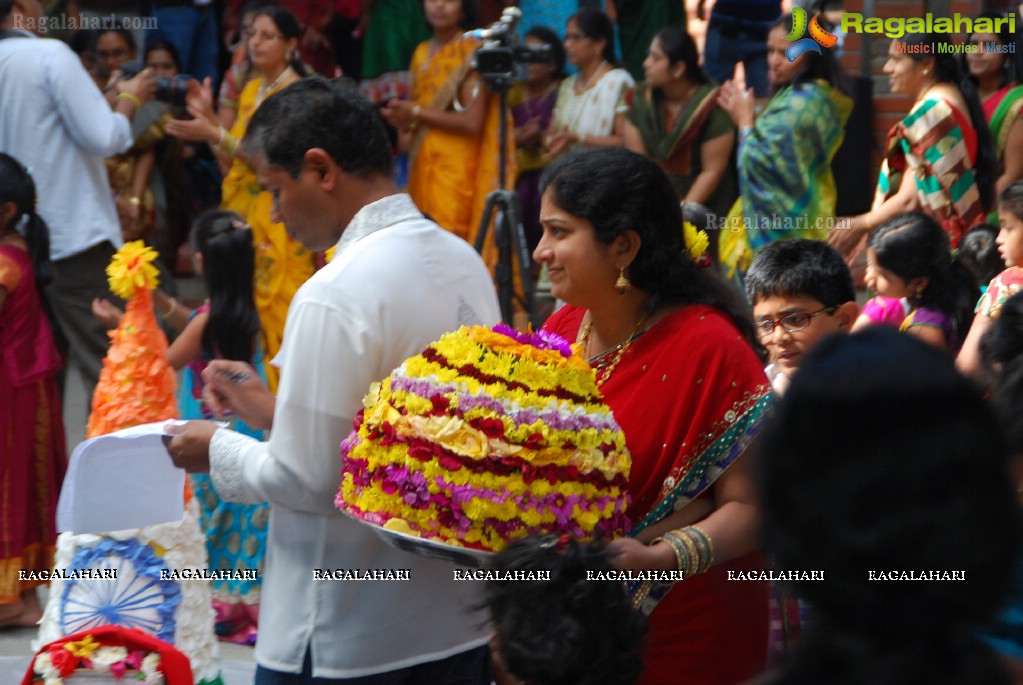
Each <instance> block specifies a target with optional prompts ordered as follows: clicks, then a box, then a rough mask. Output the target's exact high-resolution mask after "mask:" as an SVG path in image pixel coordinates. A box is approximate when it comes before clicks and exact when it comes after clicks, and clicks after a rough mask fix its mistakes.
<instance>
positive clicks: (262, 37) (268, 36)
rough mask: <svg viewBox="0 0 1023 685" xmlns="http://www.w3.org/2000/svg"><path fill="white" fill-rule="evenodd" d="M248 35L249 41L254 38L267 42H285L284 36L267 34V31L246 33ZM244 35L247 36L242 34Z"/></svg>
mask: <svg viewBox="0 0 1023 685" xmlns="http://www.w3.org/2000/svg"><path fill="white" fill-rule="evenodd" d="M246 33H247V34H248V39H249V40H252V39H253V38H259V39H260V40H266V41H271V40H284V36H282V35H281V34H279V33H267V32H266V31H252V32H246ZM242 35H245V34H242Z"/></svg>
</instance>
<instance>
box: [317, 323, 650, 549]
mask: <svg viewBox="0 0 1023 685" xmlns="http://www.w3.org/2000/svg"><path fill="white" fill-rule="evenodd" d="M363 404H364V407H365V408H364V409H363V411H362V412H360V414H359V415H358V417H356V426H355V430H354V431H353V432H352V433H351V434H350V435H349V436H348V438H347V439H346V440H345V441H344V442H343V443H342V445H341V449H342V454H343V456H344V466H343V469H342V483H341V488H340V490H339V492H338V496H337V498H336V500H335V503H336V505H337V506H338V508H340V509H342V510H344V511H346V512H348V513H350V514H352V515H353V516H356V517H358V518H360V519H363V520H365V521H368V522H370V523H373V524H376V525H379V526H383V527H385V528H389V529H392V530H400V531H403V532H411V533H413V534H416V535H420V536H423V537H428V538H434V539H439V540H441V541H443V542H446V543H449V544H452V545H460V546H466V547H473V548H476V549H484V550H490V551H496V550H499V549H501V548H502V547H504V545H505V544H507V542H508V541H510V540H513V539H516V538H519V537H524V536H526V535H529V534H548V533H569V534H571V535H573V536H575V537H578V538H581V539H589V538H593V537H604V538H610V537H614V536H617V535H621V534H622V533H624V532H625V531H626V530H627V528H628V525H629V524H628V519H627V518H626V517H625V507H626V494H625V485H626V482H627V479H628V474H629V468H630V465H631V460H630V457H629V453H628V450H627V448H626V446H625V436H624V435H623V433H622V431H621V429H620V428H619V426H618V424H617V423H616V422H615V420H614V417H613V416H612V415H611V412H610V410H609V409H608V407H607V405H605V404H604V402H603V399H602V398H601V396H600V393H599V390H598V389H597V386H596V382H595V379H594V376H593V372H592V370H591V369H590V367H589V365H588V364H587V363H586V361H585V360H584V359H583V358H582V357H581V356H580V355H579V354H578V353H575V352H574V351H573V349H572V346H571V345H570V344H569V343H568V342H567V341H566V340H564V339H562V338H560V337H558V336H555V335H552V334H549V333H546V332H539V333H520V332H517V331H514V330H512V329H510V328H507V327H505V326H498V327H496V328H494V329H489V328H485V327H482V326H473V327H463V328H461V329H459V330H458V331H455V332H454V333H448V334H446V335H444V336H443V337H442V338H441V339H440V340H439V341H437V342H435V343H434V344H432V345H431V346H430V347H428V348H427V349H426V350H424V351H423V352H422V353H421V354H419V355H417V356H415V357H412V358H411V359H408V360H406V361H405V362H404V363H403V364H402V365H401V366H400V367H399V368H397V369H396V370H395V371H394V372H393V373H392V374H391V375H390V376H389V377H388V378H386V379H385V380H384V381H383V382H382V383H374V384H373V386H372V387H371V388H370V391H369V393H368V394H367V395H366V397H365V398H364V400H363Z"/></svg>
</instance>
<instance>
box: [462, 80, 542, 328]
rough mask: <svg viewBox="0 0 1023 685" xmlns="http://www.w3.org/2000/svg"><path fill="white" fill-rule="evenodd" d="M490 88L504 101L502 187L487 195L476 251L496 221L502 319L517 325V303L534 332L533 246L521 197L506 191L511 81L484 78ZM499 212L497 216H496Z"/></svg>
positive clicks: (496, 275) (500, 143) (500, 140)
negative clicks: (518, 289)
mask: <svg viewBox="0 0 1023 685" xmlns="http://www.w3.org/2000/svg"><path fill="white" fill-rule="evenodd" d="M484 78H486V81H487V85H488V86H489V87H491V88H492V89H493V90H495V91H497V93H498V96H499V98H500V115H501V123H500V129H499V132H498V150H499V153H498V164H499V165H500V166H499V171H498V174H499V176H498V178H499V181H498V188H497V190H492V191H490V193H488V194H487V202H486V205H484V207H483V218H482V219H481V220H480V227H479V232H478V233H477V234H476V251H477V252H479V253H480V254H483V246H484V245H485V244H486V239H487V231H488V230H489V228H490V220H491V218H493V219H494V244H495V245H497V265H496V267H495V269H494V282H495V283H496V284H497V302H498V304H499V305H500V307H501V319H502V320H503V321H504V322H505V323H506V324H508V325H509V326H511V325H513V324H514V318H515V302H516V301H517V302H518V303H519V305H520V306H521V307H522V308H523V309H524V310H525V311H526V315H527V316H528V317H529V321H530V323H531V324H532V325H533V328H534V329H537V328H539V327H540V326H541V325H542V324H543V321H542V320H540V317H539V314H538V313H537V311H536V306H535V303H534V300H533V276H532V273H531V272H530V268H529V265H530V256H529V247H528V243H527V242H526V232H525V230H523V228H522V221H521V220H520V219H519V196H518V193H516V192H515V191H514V190H505V189H504V188H505V183H506V181H507V178H506V175H507V169H506V166H507V161H508V88H509V87H510V85H511V84H510V82H509V79H508V78H506V77H503V76H498V77H491V76H484ZM495 212H496V216H495ZM513 256H514V257H515V258H516V259H517V260H518V266H519V278H520V279H521V280H520V283H521V284H522V292H521V293H516V292H515V278H514V275H513V270H514V268H515V267H514V262H513V259H512V257H513Z"/></svg>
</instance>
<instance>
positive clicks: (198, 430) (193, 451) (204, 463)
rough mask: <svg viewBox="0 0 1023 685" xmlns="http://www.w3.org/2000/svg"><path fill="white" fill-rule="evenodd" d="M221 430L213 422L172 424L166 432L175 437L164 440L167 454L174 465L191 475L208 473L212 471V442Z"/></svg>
mask: <svg viewBox="0 0 1023 685" xmlns="http://www.w3.org/2000/svg"><path fill="white" fill-rule="evenodd" d="M218 428H220V426H219V425H217V424H216V423H214V422H213V421H188V422H186V423H184V424H170V425H168V426H167V427H166V430H167V432H168V433H169V434H171V435H172V436H173V437H171V438H167V437H165V438H164V444H166V446H167V453H168V454H170V457H171V460H172V461H173V462H174V465H175V466H177V467H178V468H179V469H185V470H186V471H188V472H189V473H206V472H207V471H209V470H210V440H212V439H213V434H214V433H216V432H217V429H218Z"/></svg>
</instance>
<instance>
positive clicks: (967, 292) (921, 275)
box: [854, 212, 978, 356]
mask: <svg viewBox="0 0 1023 685" xmlns="http://www.w3.org/2000/svg"><path fill="white" fill-rule="evenodd" d="M867 287H868V288H869V289H870V290H871V291H873V292H874V293H876V294H877V297H875V298H874V299H872V300H871V301H869V302H867V304H866V305H864V307H863V314H862V315H861V316H860V318H859V320H857V322H856V325H855V326H854V330H859V329H861V328H864V327H866V326H870V325H872V324H888V325H891V326H897V327H898V328H899V330H900V331H902V332H907V333H910V334H912V335H916V336H918V337H920V338H922V339H923V340H925V341H927V342H929V343H931V344H932V345H935V346H937V347H938V348H939V349H942V350H945V351H947V352H949V353H950V354H952V355H953V356H955V354H956V353H958V352H959V348H960V347H961V346H962V341H963V339H964V338H965V337H966V332H967V330H968V329H969V325H970V312H971V311H972V309H973V304H972V303H973V302H975V301H976V299H977V295H978V290H977V286H976V285H975V284H974V282H973V276H972V275H971V274H970V272H969V270H967V268H966V267H965V266H963V264H961V263H960V262H959V261H958V259H957V258H956V257H955V255H953V254H952V249H951V245H950V244H949V239H948V234H946V233H945V231H944V230H943V229H942V228H941V224H939V223H938V222H937V221H936V220H934V219H933V218H931V217H930V216H928V215H926V214H923V213H921V212H908V213H906V214H900V215H899V216H897V217H895V218H894V219H891V220H890V221H887V222H886V223H885V224H884V225H882V226H881V227H880V228H879V229H877V230H876V231H875V232H874V233H873V234H871V236H870V242H869V245H868V247H867Z"/></svg>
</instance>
